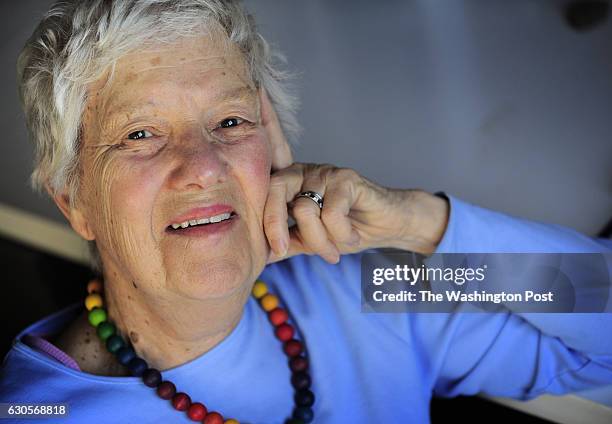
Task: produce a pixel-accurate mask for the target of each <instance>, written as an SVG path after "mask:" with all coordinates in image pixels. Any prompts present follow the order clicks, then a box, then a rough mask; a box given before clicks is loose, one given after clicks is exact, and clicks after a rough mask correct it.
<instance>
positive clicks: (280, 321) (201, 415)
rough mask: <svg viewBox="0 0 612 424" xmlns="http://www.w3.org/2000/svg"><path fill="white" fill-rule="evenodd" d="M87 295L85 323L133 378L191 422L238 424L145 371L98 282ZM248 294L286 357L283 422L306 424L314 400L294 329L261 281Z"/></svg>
mask: <svg viewBox="0 0 612 424" xmlns="http://www.w3.org/2000/svg"><path fill="white" fill-rule="evenodd" d="M87 293H88V295H87V297H86V298H85V307H86V308H87V310H88V311H89V315H88V318H89V323H90V324H91V325H92V326H93V327H95V328H96V332H97V334H98V337H100V339H101V340H102V342H104V343H105V344H106V348H107V349H108V351H109V352H111V353H113V354H114V355H115V356H116V358H117V360H118V361H119V362H120V363H121V364H122V365H124V366H126V367H127V368H128V370H129V371H130V373H131V374H132V375H133V376H135V377H141V378H142V381H143V383H144V384H145V385H147V386H148V387H151V388H153V389H155V390H156V392H157V395H158V396H159V397H160V398H162V399H164V400H169V401H170V402H171V403H172V406H173V407H174V409H176V410H177V411H180V412H185V413H186V414H187V417H189V419H191V420H192V421H197V422H201V423H202V424H239V422H238V421H237V420H235V419H233V418H225V419H224V418H223V416H222V415H221V414H220V413H219V412H215V411H209V410H208V409H207V408H206V406H204V404H202V403H201V402H193V401H192V400H191V398H190V397H189V395H188V394H187V393H183V392H177V389H176V386H175V385H174V383H172V382H171V381H167V380H162V375H161V372H160V371H158V370H156V369H155V368H149V366H148V364H147V362H146V361H145V360H144V359H142V358H140V357H138V356H137V355H136V352H134V349H133V348H132V347H131V346H129V345H128V344H127V343H126V342H125V341H124V340H123V338H122V337H121V336H120V335H119V334H117V328H116V327H115V325H114V324H113V323H112V322H110V321H109V320H108V319H107V314H106V310H105V309H104V307H103V305H104V303H103V300H102V294H103V285H102V282H101V281H100V280H98V279H94V280H91V281H90V282H89V284H87ZM251 294H252V295H253V297H255V299H257V300H258V303H259V305H260V306H261V308H262V309H263V310H264V311H265V312H266V313H267V315H268V319H269V320H270V322H271V323H272V325H273V326H274V334H275V335H276V337H277V338H278V339H279V340H280V341H281V342H282V343H283V351H284V352H285V354H286V355H287V356H288V357H289V368H290V369H291V384H292V385H293V387H294V389H295V394H294V397H293V399H294V401H295V408H294V409H293V415H292V417H291V418H288V419H287V420H286V421H285V423H286V424H302V423H310V422H312V420H313V418H314V413H313V411H312V405H313V404H314V400H315V398H314V394H313V393H312V391H311V390H310V385H311V380H310V375H309V373H308V359H307V358H306V356H305V353H304V345H303V344H302V342H300V341H299V340H297V339H296V338H295V337H294V336H295V329H294V328H293V326H292V325H291V324H289V323H288V320H289V314H288V313H287V310H286V309H285V308H282V307H280V306H279V299H278V297H277V296H275V295H274V294H272V293H270V292H269V291H268V286H267V285H266V284H265V283H264V282H263V281H257V282H256V283H255V284H254V285H253V290H252V292H251Z"/></svg>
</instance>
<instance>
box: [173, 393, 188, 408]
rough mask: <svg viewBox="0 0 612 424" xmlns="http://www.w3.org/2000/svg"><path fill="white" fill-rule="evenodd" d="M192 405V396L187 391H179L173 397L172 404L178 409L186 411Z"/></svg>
mask: <svg viewBox="0 0 612 424" xmlns="http://www.w3.org/2000/svg"><path fill="white" fill-rule="evenodd" d="M190 405H191V398H190V397H189V395H188V394H187V393H183V392H179V393H177V394H175V395H174V397H173V398H172V406H174V409H176V410H177V411H186V410H187V409H188V408H189V406H190Z"/></svg>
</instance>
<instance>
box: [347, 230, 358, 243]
mask: <svg viewBox="0 0 612 424" xmlns="http://www.w3.org/2000/svg"><path fill="white" fill-rule="evenodd" d="M360 240H361V237H359V233H358V232H357V231H353V233H352V235H351V239H350V240H349V244H350V245H351V246H355V245H357V244H359V241H360Z"/></svg>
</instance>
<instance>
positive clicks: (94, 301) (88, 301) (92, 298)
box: [85, 293, 102, 311]
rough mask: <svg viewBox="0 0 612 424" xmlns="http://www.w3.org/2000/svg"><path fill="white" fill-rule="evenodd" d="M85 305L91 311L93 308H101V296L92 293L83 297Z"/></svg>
mask: <svg viewBox="0 0 612 424" xmlns="http://www.w3.org/2000/svg"><path fill="white" fill-rule="evenodd" d="M85 307H86V308H87V310H88V311H91V310H92V309H93V308H101V307H102V296H100V295H99V294H98V293H92V294H90V295H89V296H87V297H86V298H85Z"/></svg>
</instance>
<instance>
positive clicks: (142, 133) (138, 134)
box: [128, 130, 153, 140]
mask: <svg viewBox="0 0 612 424" xmlns="http://www.w3.org/2000/svg"><path fill="white" fill-rule="evenodd" d="M147 137H153V134H151V133H150V132H149V131H147V130H138V131H134V132H133V133H130V134H128V138H129V139H130V140H140V139H141V138H147Z"/></svg>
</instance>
